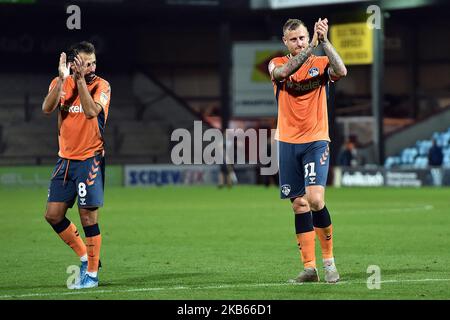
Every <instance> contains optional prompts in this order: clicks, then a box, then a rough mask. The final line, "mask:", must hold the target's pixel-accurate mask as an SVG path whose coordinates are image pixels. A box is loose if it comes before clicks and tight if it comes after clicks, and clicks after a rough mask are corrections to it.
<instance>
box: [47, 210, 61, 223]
mask: <svg viewBox="0 0 450 320" xmlns="http://www.w3.org/2000/svg"><path fill="white" fill-rule="evenodd" d="M44 218H45V220H46V221H47V222H48V223H49V224H51V225H55V224H57V223H58V222H60V221H61V217H60V216H59V215H57V214H54V213H52V212H49V211H46V212H45V215H44Z"/></svg>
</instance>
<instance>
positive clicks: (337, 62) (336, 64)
mask: <svg viewBox="0 0 450 320" xmlns="http://www.w3.org/2000/svg"><path fill="white" fill-rule="evenodd" d="M322 46H323V50H324V51H325V54H326V55H327V57H328V60H330V67H331V72H332V73H333V75H335V76H338V77H344V76H345V75H346V74H347V69H346V68H345V65H344V61H342V58H341V57H340V56H339V54H338V53H337V51H336V49H335V48H334V47H333V45H332V44H331V42H330V41H325V42H322Z"/></svg>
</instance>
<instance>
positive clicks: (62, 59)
mask: <svg viewBox="0 0 450 320" xmlns="http://www.w3.org/2000/svg"><path fill="white" fill-rule="evenodd" d="M69 68H70V63H67V62H66V53H65V52H63V53H61V55H60V56H59V66H58V74H59V78H60V79H61V80H63V81H64V80H65V79H66V78H67V77H68V76H69V74H70V72H69Z"/></svg>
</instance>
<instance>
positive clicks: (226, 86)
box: [219, 21, 231, 129]
mask: <svg viewBox="0 0 450 320" xmlns="http://www.w3.org/2000/svg"><path fill="white" fill-rule="evenodd" d="M219 47H220V55H219V56H220V62H219V64H220V110H221V112H220V114H221V118H222V129H226V128H228V124H229V122H230V70H231V36H230V23H229V22H228V21H223V22H222V23H221V24H220V45H219Z"/></svg>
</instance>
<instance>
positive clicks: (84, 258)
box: [80, 254, 87, 262]
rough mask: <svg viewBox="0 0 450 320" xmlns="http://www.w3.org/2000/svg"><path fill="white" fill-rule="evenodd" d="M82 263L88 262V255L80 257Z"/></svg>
mask: <svg viewBox="0 0 450 320" xmlns="http://www.w3.org/2000/svg"><path fill="white" fill-rule="evenodd" d="M80 261H81V262H86V261H87V254H85V255H84V256H82V257H80Z"/></svg>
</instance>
